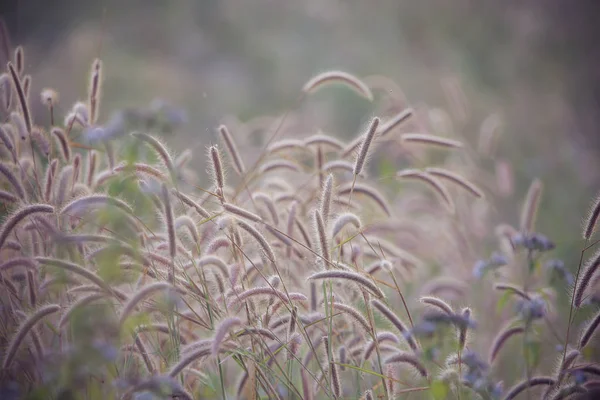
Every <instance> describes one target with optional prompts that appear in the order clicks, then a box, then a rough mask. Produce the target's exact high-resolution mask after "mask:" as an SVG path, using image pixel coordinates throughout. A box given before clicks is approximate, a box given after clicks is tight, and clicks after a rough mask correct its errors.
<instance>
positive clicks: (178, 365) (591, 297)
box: [0, 48, 600, 400]
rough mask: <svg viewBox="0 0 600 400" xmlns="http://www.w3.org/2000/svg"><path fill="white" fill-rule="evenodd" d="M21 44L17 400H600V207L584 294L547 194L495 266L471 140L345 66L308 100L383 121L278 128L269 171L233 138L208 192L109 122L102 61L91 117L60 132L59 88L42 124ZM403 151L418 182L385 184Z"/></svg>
mask: <svg viewBox="0 0 600 400" xmlns="http://www.w3.org/2000/svg"><path fill="white" fill-rule="evenodd" d="M19 49H20V50H19V51H17V52H16V55H17V58H16V59H15V60H13V61H11V62H9V63H8V65H7V68H6V74H7V75H6V76H9V77H10V83H11V86H10V92H7V93H3V98H5V99H6V98H8V99H10V98H13V99H16V101H12V102H4V104H2V107H3V109H2V110H0V111H1V113H2V114H1V115H2V118H3V120H4V121H5V122H4V123H3V124H2V125H0V133H1V137H0V139H2V146H1V147H0V154H1V157H2V161H1V164H0V185H1V189H0V190H1V192H0V194H1V196H0V197H1V198H2V201H3V203H2V205H3V206H2V213H3V219H2V224H1V226H0V256H1V260H2V261H1V264H0V284H1V285H2V286H3V288H2V291H1V292H0V305H1V308H0V313H1V314H0V315H1V316H0V322H1V324H0V348H1V349H2V350H1V353H0V357H1V358H2V370H1V372H0V381H1V385H0V394H1V395H2V396H4V397H5V398H17V397H23V398H32V399H33V398H54V399H62V398H81V399H87V398H93V399H95V398H102V399H111V398H115V399H129V398H142V397H138V396H140V395H142V394H143V393H153V394H154V395H156V396H158V397H167V398H168V397H176V398H243V399H258V398H279V399H318V398H366V399H372V398H390V399H391V398H408V396H409V395H410V396H411V398H432V399H436V400H441V399H445V398H461V399H476V398H484V399H501V398H502V399H512V398H516V397H518V396H521V397H522V398H537V397H540V396H542V397H544V398H553V399H559V398H568V397H570V396H571V397H572V396H580V395H582V394H585V393H587V392H588V391H590V393H591V391H592V390H593V387H595V386H594V385H596V386H597V382H598V380H600V367H598V365H597V364H595V363H594V360H593V358H594V355H595V354H597V353H594V346H595V344H594V343H595V342H594V336H595V335H596V331H597V328H598V325H599V321H600V317H599V315H598V299H599V297H598V294H597V291H596V292H595V286H596V285H597V282H598V278H599V277H600V275H599V273H598V271H597V269H598V268H597V266H598V265H600V261H599V260H598V258H599V257H598V256H597V255H595V256H592V257H591V258H590V260H589V261H588V262H587V263H585V264H584V263H583V259H584V255H585V254H584V253H585V252H587V251H588V250H589V249H590V248H591V247H593V246H594V245H595V244H596V242H592V241H593V233H594V231H595V225H596V220H597V216H598V210H597V209H598V205H597V202H596V205H594V206H593V208H592V212H591V213H590V217H589V219H588V221H587V222H586V224H587V225H586V227H585V228H584V237H585V245H584V246H585V249H584V251H582V264H584V265H583V266H580V267H582V268H583V271H582V274H581V276H579V275H580V274H579V273H578V274H577V278H576V279H575V280H574V282H571V281H570V272H569V270H568V269H567V268H565V267H564V265H561V263H560V262H559V261H558V260H553V259H552V258H551V251H552V249H553V248H554V247H555V245H554V243H552V241H551V239H549V238H548V237H547V236H545V235H543V234H541V233H539V232H537V231H536V229H535V222H536V211H537V209H538V206H539V204H540V202H541V201H543V198H542V190H541V188H542V183H541V182H540V181H537V180H536V181H534V183H533V184H532V185H531V188H530V190H529V194H528V195H527V196H526V199H525V201H524V205H523V207H522V210H521V215H520V221H521V222H520V226H519V227H518V228H513V227H510V226H509V225H506V224H504V225H499V226H498V227H497V229H495V230H494V226H493V225H492V224H485V223H484V228H485V229H487V230H488V231H489V232H490V234H489V235H487V237H489V236H493V233H494V231H495V232H496V233H497V234H498V236H497V238H498V244H497V245H496V244H494V246H496V247H497V248H496V249H492V248H491V247H490V243H493V242H491V241H489V240H484V239H482V237H486V235H485V234H481V232H480V231H481V229H475V227H476V226H481V224H478V222H480V221H478V219H482V218H483V219H485V218H487V216H488V215H487V214H485V213H488V211H485V210H489V209H490V208H491V207H489V205H491V201H492V200H493V193H492V192H493V189H494V188H493V187H490V186H489V184H487V183H486V182H485V181H484V180H483V179H482V178H481V176H483V172H482V170H481V169H479V168H477V167H474V166H473V165H476V163H475V162H474V159H475V154H474V151H473V150H471V149H470V148H469V145H468V143H464V141H463V140H460V139H461V138H456V137H450V136H448V135H442V134H440V133H439V132H436V131H435V129H430V128H429V127H430V125H431V124H429V122H428V120H427V117H426V116H423V115H422V114H420V113H416V112H415V111H414V109H413V108H408V107H407V108H404V109H403V110H402V111H400V112H399V113H395V114H391V115H389V114H390V113H389V112H388V111H386V110H388V109H389V107H388V106H389V103H390V101H392V102H393V101H395V100H394V99H393V98H387V97H386V92H385V91H381V90H379V89H378V88H376V87H373V88H371V87H370V86H369V85H368V84H367V83H366V82H363V81H362V80H361V79H360V77H357V76H355V75H351V74H348V73H344V72H340V71H332V72H328V73H324V74H321V75H319V76H316V77H314V78H313V79H310V80H309V81H308V83H307V84H306V85H305V86H304V88H301V91H302V93H303V97H302V99H303V101H310V96H311V94H312V93H313V92H315V91H316V90H317V89H318V90H320V91H321V90H322V91H324V90H327V86H328V85H340V84H341V85H348V86H349V87H350V88H351V89H352V90H353V91H354V92H355V93H356V94H358V95H359V96H361V97H362V98H363V101H369V102H371V103H372V107H373V110H374V113H375V114H377V115H379V117H376V118H373V119H372V120H371V121H372V122H371V123H370V125H369V127H368V129H367V130H366V133H364V134H363V135H362V136H359V137H357V139H355V140H353V141H351V142H350V143H348V144H344V143H341V142H340V141H339V139H337V138H334V137H330V136H328V135H325V134H322V133H319V134H313V135H310V134H309V135H307V137H306V138H299V137H298V135H300V134H301V133H300V132H293V131H281V132H280V131H277V132H276V133H274V134H273V136H272V138H274V139H275V140H273V141H269V142H268V144H267V146H265V148H264V149H263V150H262V152H261V154H259V157H258V161H257V162H256V163H255V164H254V165H252V166H250V167H248V166H247V165H249V163H247V162H246V161H247V160H244V158H245V156H246V155H245V154H244V148H243V146H241V145H240V144H239V143H240V142H242V140H243V138H241V137H239V136H236V135H237V132H236V131H232V132H230V131H229V130H228V129H227V127H225V126H224V125H222V126H220V127H218V128H217V130H218V132H219V133H220V136H221V139H222V140H223V141H224V144H225V146H224V150H221V149H220V148H219V147H218V146H216V145H212V146H207V148H208V151H207V157H206V159H207V160H206V165H207V167H208V169H209V174H210V180H211V182H212V186H210V187H205V188H201V187H199V186H198V182H199V176H197V175H196V173H195V171H194V170H193V169H192V167H190V164H189V159H190V157H191V156H195V157H197V156H198V154H192V155H191V156H190V154H188V153H186V154H183V155H181V156H179V157H178V156H177V155H176V154H174V153H173V152H172V151H171V150H170V149H169V148H168V146H167V145H166V144H165V143H163V142H162V141H160V140H159V139H158V138H157V137H156V136H155V135H153V134H152V127H150V129H149V131H148V132H131V133H130V134H129V133H126V134H120V135H119V134H115V132H114V131H111V129H112V128H111V126H109V124H108V123H106V122H103V121H101V120H100V119H99V116H100V115H102V114H101V113H100V108H101V96H100V93H101V89H102V76H103V71H104V69H105V68H110V65H103V64H102V62H101V61H100V60H94V62H93V64H92V68H91V76H90V87H89V92H88V94H87V96H88V101H87V103H85V102H78V103H76V104H75V105H73V107H72V108H71V109H70V110H68V111H67V115H66V116H65V118H64V119H61V118H59V116H56V115H55V112H56V110H57V108H56V107H55V106H56V105H57V102H58V95H57V92H56V91H54V90H53V89H44V91H43V92H42V94H41V96H40V99H41V101H42V102H44V103H45V104H47V105H48V104H49V105H51V107H48V111H49V112H50V116H49V118H38V117H37V116H34V115H32V113H31V112H30V110H29V105H30V102H32V101H34V99H35V98H36V97H33V96H32V97H31V98H30V97H29V95H28V90H24V87H23V86H24V77H23V74H24V71H23V69H25V67H24V66H23V61H22V59H23V57H24V55H23V49H22V48H19ZM15 65H16V67H15ZM30 80H31V78H29V80H28V82H29V83H28V85H29V87H30V84H31V83H30ZM7 87H8V86H7V85H4V86H3V89H2V90H5V91H6V90H9V89H6V88H7ZM453 90H458V89H457V88H454V89H453ZM12 94H16V96H12ZM460 98H461V99H462V97H460ZM462 100H464V99H462ZM382 105H383V106H382ZM461 105H463V104H462V103H461ZM465 107H466V106H465ZM463 108H464V107H462V108H460V109H461V110H463ZM463 111H464V110H463ZM461 115H462V117H461V118H467V114H466V113H465V112H461ZM61 120H64V124H63V125H60V124H57V125H55V124H56V123H57V121H61ZM273 125H274V126H275V125H277V126H279V127H281V126H282V123H281V121H273ZM277 129H279V128H277ZM33 132H36V134H35V135H33ZM285 135H288V136H290V137H293V139H290V138H286V137H283V138H280V139H277V136H285ZM53 138H54V139H53ZM47 143H55V144H56V145H52V146H49V145H47ZM384 145H385V146H384ZM383 147H386V148H398V149H401V150H402V152H404V154H408V155H410V157H407V159H408V160H416V161H415V163H416V164H415V165H414V166H412V167H408V168H406V166H404V167H403V168H402V169H400V168H399V169H400V170H399V171H391V172H392V173H391V174H387V175H386V174H379V175H378V174H377V168H378V163H377V162H376V161H377V160H378V157H377V156H378V154H381V153H380V150H381V149H382V148H383ZM456 154H460V155H459V156H457V155H456ZM427 155H432V156H431V157H432V158H433V157H435V160H437V161H436V162H435V163H429V162H427V163H423V162H422V160H426V159H427V158H426V156H427ZM202 156H203V154H200V157H202ZM369 158H370V159H371V160H373V162H372V163H371V164H367V163H366V160H367V159H369ZM255 159H256V158H255ZM224 160H230V161H231V162H232V163H231V165H230V164H228V163H227V162H225V161H224ZM430 164H431V165H430ZM229 168H231V169H232V170H233V171H235V174H228V173H227V172H228V169H229ZM84 169H85V170H84ZM396 178H411V179H396ZM549 184H551V183H549ZM435 197H440V198H441V200H442V202H437V201H435V200H434V199H433V198H435ZM481 210H484V214H485V215H482V213H481ZM516 214H517V212H516V210H515V215H516ZM309 226H312V227H313V230H312V232H313V233H312V235H311V230H310V229H309ZM475 231H476V232H475ZM472 265H473V268H471V266H472ZM465 266H466V267H465ZM544 266H545V267H544ZM557 276H558V280H557V279H556V277H557ZM451 278H452V279H451ZM580 278H581V279H580ZM572 283H574V289H573V290H574V291H573V297H572V302H571V311H569V314H573V313H574V310H575V308H576V309H577V310H580V309H582V310H583V309H589V310H590V311H592V314H593V315H592V317H591V319H590V320H589V321H588V322H587V323H586V324H584V325H582V326H581V327H579V326H573V324H574V322H573V321H574V318H572V315H569V317H568V318H567V317H566V313H565V311H567V310H568V309H567V307H568V306H569V304H568V301H569V300H568V299H567V298H566V296H563V295H562V293H561V292H564V291H566V290H565V289H568V288H569V285H571V284H572ZM557 292H558V293H557ZM594 310H595V311H594ZM584 311H586V310H584ZM571 331H577V333H578V336H577V337H570V336H575V335H571V334H570V333H571ZM555 360H556V361H555ZM553 362H556V363H558V364H557V367H556V368H554V367H553V366H552V364H553ZM10 396H13V397H10Z"/></svg>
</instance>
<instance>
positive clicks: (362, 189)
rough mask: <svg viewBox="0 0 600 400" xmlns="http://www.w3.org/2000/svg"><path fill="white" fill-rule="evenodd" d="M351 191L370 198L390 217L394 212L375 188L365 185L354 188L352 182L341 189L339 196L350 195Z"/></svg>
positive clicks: (357, 185) (359, 184)
mask: <svg viewBox="0 0 600 400" xmlns="http://www.w3.org/2000/svg"><path fill="white" fill-rule="evenodd" d="M351 191H352V193H355V194H363V195H365V196H368V197H369V198H371V199H372V200H373V201H375V203H377V205H378V206H379V207H380V208H381V209H382V210H383V212H385V213H386V214H387V215H388V216H391V215H392V212H391V211H390V207H389V205H388V203H387V201H386V200H385V198H384V197H383V195H382V194H381V193H379V192H378V191H377V190H375V189H374V188H372V187H371V186H368V185H365V184H363V183H355V184H354V186H352V183H351V182H350V183H348V184H345V185H343V186H342V187H340V188H339V190H338V194H339V195H344V194H349V193H350V192H351Z"/></svg>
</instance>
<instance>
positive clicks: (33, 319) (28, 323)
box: [2, 304, 60, 369]
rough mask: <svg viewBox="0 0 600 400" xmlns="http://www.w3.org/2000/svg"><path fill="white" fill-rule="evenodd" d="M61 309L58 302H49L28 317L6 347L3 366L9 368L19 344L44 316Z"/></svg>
mask: <svg viewBox="0 0 600 400" xmlns="http://www.w3.org/2000/svg"><path fill="white" fill-rule="evenodd" d="M59 310H60V306H59V305H58V304H48V305H47V306H44V307H41V308H39V309H37V310H36V312H35V313H33V314H32V315H31V316H30V317H29V318H27V319H26V320H25V321H24V322H23V323H22V324H21V325H20V326H19V328H18V329H17V332H16V333H15V334H14V335H13V337H12V339H11V341H10V344H9V345H8V347H7V349H6V355H5V356H4V360H3V361H2V368H3V369H7V368H8V367H9V366H10V364H11V363H12V361H13V358H14V356H15V354H16V352H17V350H18V348H19V345H20V344H21V342H22V341H23V339H25V337H26V336H27V334H28V333H29V332H31V331H32V329H33V328H34V326H35V325H36V324H37V323H38V322H39V321H40V320H41V319H42V318H44V317H46V316H48V315H50V314H54V313H55V312H57V311H59Z"/></svg>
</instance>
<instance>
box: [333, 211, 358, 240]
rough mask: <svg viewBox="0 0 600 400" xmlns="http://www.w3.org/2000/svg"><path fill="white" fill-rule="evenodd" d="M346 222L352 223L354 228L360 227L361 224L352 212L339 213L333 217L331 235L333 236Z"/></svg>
mask: <svg viewBox="0 0 600 400" xmlns="http://www.w3.org/2000/svg"><path fill="white" fill-rule="evenodd" d="M348 224H350V225H353V226H354V227H355V228H356V229H360V227H361V225H362V224H361V223H360V219H359V218H358V217H357V216H356V215H354V214H352V213H344V214H341V215H339V216H338V217H337V218H336V219H335V221H334V223H333V228H332V233H331V236H332V237H335V236H336V235H337V234H338V233H340V232H341V231H342V229H344V227H345V226H346V225H348Z"/></svg>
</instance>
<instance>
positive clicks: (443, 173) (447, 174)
mask: <svg viewBox="0 0 600 400" xmlns="http://www.w3.org/2000/svg"><path fill="white" fill-rule="evenodd" d="M425 172H427V173H428V174H431V175H433V176H436V177H438V178H442V179H446V180H448V181H450V182H453V183H455V184H457V185H459V186H461V187H462V188H464V189H465V190H467V191H468V192H470V193H471V194H472V195H473V196H475V197H478V198H480V199H482V198H484V197H485V196H484V194H483V192H482V191H481V189H479V188H478V187H477V186H475V185H474V184H473V183H471V182H469V181H468V180H467V179H465V178H464V177H462V176H460V175H458V174H456V173H454V172H452V171H448V170H446V169H444V168H434V167H430V168H426V169H425Z"/></svg>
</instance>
